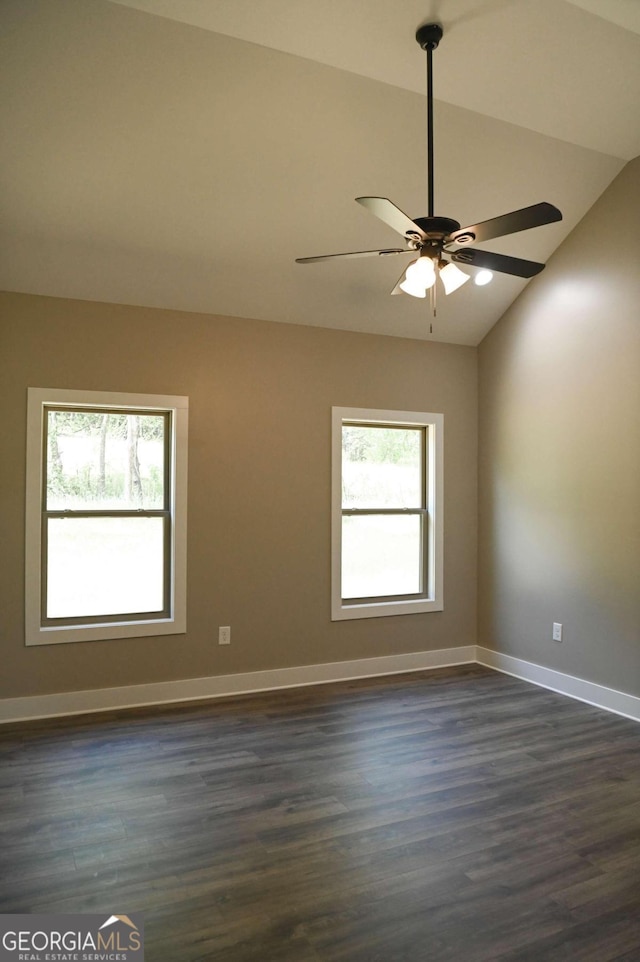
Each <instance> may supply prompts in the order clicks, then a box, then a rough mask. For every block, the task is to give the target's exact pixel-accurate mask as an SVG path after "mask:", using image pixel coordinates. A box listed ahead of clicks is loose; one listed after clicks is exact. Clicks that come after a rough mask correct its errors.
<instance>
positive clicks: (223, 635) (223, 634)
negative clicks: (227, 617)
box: [218, 625, 231, 645]
mask: <svg viewBox="0 0 640 962" xmlns="http://www.w3.org/2000/svg"><path fill="white" fill-rule="evenodd" d="M218 644H219V645H230V644H231V628H230V626H229V625H226V626H225V627H224V628H218Z"/></svg>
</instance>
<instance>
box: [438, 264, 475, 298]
mask: <svg viewBox="0 0 640 962" xmlns="http://www.w3.org/2000/svg"><path fill="white" fill-rule="evenodd" d="M440 280H441V281H442V285H443V287H444V292H445V294H451V293H452V292H453V291H457V290H458V288H459V287H462V285H463V284H466V283H467V281H468V280H470V277H469V275H468V274H465V272H464V271H461V270H460V268H459V267H456V265H455V264H452V263H448V264H446V265H445V266H444V267H443V268H441V270H440Z"/></svg>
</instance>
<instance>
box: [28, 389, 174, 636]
mask: <svg viewBox="0 0 640 962" xmlns="http://www.w3.org/2000/svg"><path fill="white" fill-rule="evenodd" d="M27 393H28V403H27V480H26V519H25V520H26V524H25V536H26V537H25V645H27V646H30V645H52V644H61V643H67V642H81V641H105V640H111V639H117V638H134V637H143V636H155V635H166V634H183V633H184V632H186V630H187V624H186V549H187V524H186V520H187V432H188V410H189V399H188V398H187V397H181V396H173V395H155V394H124V393H115V392H103V391H75V390H62V389H59V388H28V392H27ZM56 407H64V408H75V409H77V410H83V409H86V408H105V409H109V410H113V411H122V412H124V413H126V412H127V411H128V412H131V410H132V409H133V410H137V411H141V412H143V413H159V414H163V413H166V414H168V415H169V418H170V422H171V436H170V440H169V443H170V450H169V473H170V477H171V481H172V483H171V485H170V489H171V490H170V497H169V504H168V506H169V514H170V523H171V525H172V533H173V536H172V537H171V539H170V542H171V543H170V558H169V564H170V570H171V585H170V588H169V599H168V600H169V606H168V607H169V613H168V615H166V616H165V615H164V614H163V615H162V616H161V617H152V618H147V617H142V616H141V615H136V614H133V615H132V616H128V615H126V616H125V615H122V616H120V617H113V616H109V617H108V618H105V619H104V621H102V622H100V623H95V621H92V620H89V621H82V622H80V623H78V624H68V623H67V624H64V625H60V624H57V625H56V624H52V623H50V622H49V623H47V619H46V617H45V616H44V612H43V588H44V586H43V578H42V570H43V564H42V551H43V549H44V547H45V541H44V538H43V478H44V471H45V463H44V458H45V457H46V451H44V428H45V425H44V418H45V417H46V415H47V411H48V410H49V409H51V408H56Z"/></svg>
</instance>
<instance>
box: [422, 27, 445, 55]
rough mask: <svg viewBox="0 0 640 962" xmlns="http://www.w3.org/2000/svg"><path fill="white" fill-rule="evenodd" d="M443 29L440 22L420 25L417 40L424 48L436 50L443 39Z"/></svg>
mask: <svg viewBox="0 0 640 962" xmlns="http://www.w3.org/2000/svg"><path fill="white" fill-rule="evenodd" d="M443 32H444V31H443V29H442V27H441V26H440V24H439V23H425V24H424V25H423V26H422V27H418V29H417V31H416V40H417V41H418V43H419V44H420V46H421V47H422V49H423V50H435V49H436V47H437V46H438V44H439V43H440V41H441V40H442V35H443Z"/></svg>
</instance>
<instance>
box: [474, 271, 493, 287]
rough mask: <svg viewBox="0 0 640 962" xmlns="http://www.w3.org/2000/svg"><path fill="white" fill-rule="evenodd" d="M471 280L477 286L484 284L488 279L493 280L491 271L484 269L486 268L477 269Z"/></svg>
mask: <svg viewBox="0 0 640 962" xmlns="http://www.w3.org/2000/svg"><path fill="white" fill-rule="evenodd" d="M473 280H474V282H475V283H476V284H477V285H478V287H484V285H485V284H488V283H489V281H492V280H493V274H492V273H491V271H486V270H482V271H478V273H477V274H476V276H475V277H474V279H473Z"/></svg>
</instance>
